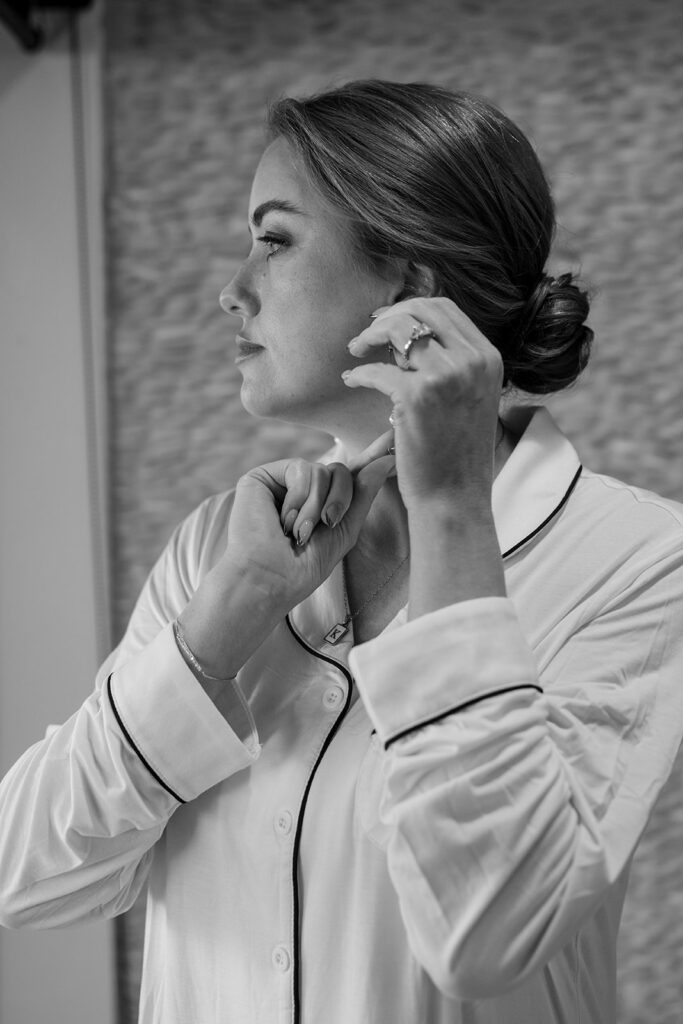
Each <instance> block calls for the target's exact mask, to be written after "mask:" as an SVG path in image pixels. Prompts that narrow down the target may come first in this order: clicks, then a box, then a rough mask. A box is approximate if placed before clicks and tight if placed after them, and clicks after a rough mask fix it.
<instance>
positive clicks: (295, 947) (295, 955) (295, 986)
mask: <svg viewBox="0 0 683 1024" xmlns="http://www.w3.org/2000/svg"><path fill="white" fill-rule="evenodd" d="M285 622H286V623H287V626H288V627H289V631H290V633H291V634H292V636H293V637H294V639H295V640H296V642H297V643H298V644H300V645H301V647H303V648H304V650H306V651H308V653H309V654H312V655H313V656H314V657H315V658H319V659H320V660H321V661H326V662H328V664H330V665H334V667H335V668H338V669H339V670H340V672H342V673H343V674H344V675H345V676H346V678H347V679H348V682H349V691H348V693H347V695H346V703H345V705H344V707H343V708H342V710H341V713H340V714H339V716H338V718H336V719H335V721H334V723H333V725H332V728H331V729H330V731H329V732H328V734H327V736H326V737H325V740H324V742H323V745H322V747H321V748H320V753H319V754H318V757H317V758H316V762H315V764H314V765H313V767H312V768H311V773H310V775H309V776H308V781H307V782H306V788H305V789H304V794H303V796H302V798H301V804H300V806H299V813H298V815H297V822H296V832H295V834H294V847H293V849H292V900H293V903H294V913H293V917H294V921H293V926H294V930H293V934H292V1000H293V1004H294V1018H293V1024H300V1020H301V992H300V988H301V966H300V964H301V957H300V955H299V945H300V942H301V934H300V929H299V912H300V903H301V900H300V896H299V849H300V847H301V832H302V826H303V820H304V813H305V811H306V803H307V802H308V794H309V793H310V790H311V785H312V783H313V779H314V777H315V773H316V772H317V770H318V766H319V765H320V762H321V761H322V759H323V757H324V755H325V752H326V750H327V748H328V747H329V745H330V743H331V742H332V740H333V738H334V735H335V733H336V732H337V730H338V729H339V726H340V725H341V723H342V722H343V720H344V717H345V716H346V712H347V711H348V710H349V705H350V703H351V695H352V693H353V676H352V675H351V673H350V672H349V670H348V669H347V668H346V666H345V665H342V664H341V662H339V661H335V659H334V658H328V657H327V655H325V654H321V653H320V651H317V650H316V649H315V647H311V646H310V645H309V644H307V643H306V641H305V640H304V638H303V637H302V636H300V635H299V633H297V631H296V630H295V629H294V626H293V625H292V623H291V621H290V618H289V615H287V616H286V617H285Z"/></svg>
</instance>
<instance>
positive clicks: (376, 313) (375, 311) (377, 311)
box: [370, 306, 389, 320]
mask: <svg viewBox="0 0 683 1024" xmlns="http://www.w3.org/2000/svg"><path fill="white" fill-rule="evenodd" d="M385 309H389V307H388V306H378V307H377V309H373V311H372V313H371V314H370V317H371V319H373V320H374V319H375V317H378V316H379V315H380V313H383V312H384V311H385Z"/></svg>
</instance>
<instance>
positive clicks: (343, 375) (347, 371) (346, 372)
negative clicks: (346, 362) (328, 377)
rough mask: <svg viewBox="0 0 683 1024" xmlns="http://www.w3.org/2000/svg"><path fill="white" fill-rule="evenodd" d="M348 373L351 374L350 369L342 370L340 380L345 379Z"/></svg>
mask: <svg viewBox="0 0 683 1024" xmlns="http://www.w3.org/2000/svg"><path fill="white" fill-rule="evenodd" d="M350 374H351V371H350V370H344V371H343V373H342V380H346V378H347V377H349V376H350Z"/></svg>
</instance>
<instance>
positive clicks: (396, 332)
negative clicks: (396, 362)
mask: <svg viewBox="0 0 683 1024" xmlns="http://www.w3.org/2000/svg"><path fill="white" fill-rule="evenodd" d="M394 310H395V307H392V309H391V312H390V313H384V314H383V315H382V316H380V317H378V318H377V319H376V320H374V321H373V322H372V323H371V324H370V326H369V327H366V328H365V330H364V331H361V333H360V334H359V335H357V336H356V337H355V338H352V339H351V341H350V342H349V343H348V345H347V348H348V350H349V352H350V353H351V355H352V356H357V357H358V358H361V357H363V356H367V355H370V354H371V353H372V352H374V351H375V349H377V348H382V347H386V345H392V346H393V347H394V348H395V349H396V351H397V352H403V348H404V346H405V343H406V342H407V341H408V338H409V337H410V332H411V331H412V330H413V328H414V327H416V326H417V321H416V320H415V318H414V317H412V316H410V315H409V314H405V313H395V312H394Z"/></svg>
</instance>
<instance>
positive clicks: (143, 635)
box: [0, 499, 259, 927]
mask: <svg viewBox="0 0 683 1024" xmlns="http://www.w3.org/2000/svg"><path fill="white" fill-rule="evenodd" d="M217 500H218V499H212V500H211V502H207V503H204V504H203V505H202V506H200V507H199V508H198V509H197V510H196V511H195V513H193V514H192V515H191V516H190V517H188V519H187V520H186V521H185V522H184V523H183V524H181V526H180V527H179V528H178V529H177V530H176V532H175V533H174V535H173V537H172V538H171V540H170V542H169V544H168V546H167V547H166V549H165V551H164V552H163V554H162V556H161V557H160V558H159V560H158V562H157V563H156V565H155V566H154V569H153V570H152V572H151V574H150V576H149V578H148V580H147V582H146V584H145V586H144V588H143V591H142V593H141V595H140V597H139V599H138V602H137V605H136V607H135V610H134V612H133V615H132V617H131V620H130V623H129V626H128V629H127V631H126V634H125V636H124V638H123V640H122V642H121V644H120V645H119V647H118V648H117V649H116V650H115V651H114V652H113V653H112V654H111V655H110V657H109V658H107V660H106V661H105V663H104V664H103V665H102V667H101V669H100V671H99V672H98V675H97V680H96V685H95V689H94V691H93V693H92V694H91V695H90V696H89V697H88V698H87V700H86V701H85V702H84V704H83V705H82V707H81V708H80V709H79V710H78V711H77V712H76V713H75V714H74V715H72V717H71V718H69V719H68V721H66V722H65V723H64V724H63V725H61V726H59V727H51V728H50V729H49V730H48V734H47V735H46V737H45V739H43V740H42V741H41V742H38V743H36V744H35V745H34V746H32V747H31V748H30V749H29V750H27V751H26V753H25V754H24V755H23V756H22V757H21V758H20V759H19V761H18V762H17V763H16V764H15V765H14V767H13V768H12V769H11V770H10V771H9V773H8V774H7V776H6V777H5V779H4V780H3V781H2V784H1V785H0V821H1V822H2V827H1V829H0V923H2V924H3V925H5V926H6V927H19V926H31V927H53V926H57V925H65V924H69V923H72V922H74V921H78V920H82V919H86V918H88V917H91V916H98V915H105V916H112V915H115V914H118V913H121V912H122V911H124V910H126V909H127V908H128V907H129V906H130V905H131V904H132V903H133V902H134V900H135V898H136V896H137V894H138V892H139V891H140V889H141V887H142V885H143V883H144V880H145V877H146V875H147V872H148V870H149V867H150V864H151V860H152V858H153V856H154V844H155V843H156V842H157V841H158V840H159V838H160V836H161V835H162V833H163V831H164V828H165V826H166V824H167V822H168V820H169V818H170V817H171V815H172V814H174V813H175V812H176V810H177V809H178V808H179V807H180V806H181V804H182V803H183V802H185V801H188V800H192V799H193V798H195V797H196V796H198V795H199V794H200V793H202V792H204V791H205V790H206V789H208V788H210V787H211V786H213V785H215V784H216V783H218V782H220V781H221V780H222V779H225V778H227V777H228V776H230V775H231V774H233V773H234V772H237V771H239V770H240V769H241V768H244V767H246V766H247V765H249V764H251V763H252V762H253V760H254V759H255V758H256V757H257V756H258V752H259V747H258V742H257V740H256V737H255V736H254V737H251V738H250V739H249V740H247V741H246V742H244V743H243V742H242V741H241V739H240V738H239V737H238V736H237V735H236V734H235V732H234V731H233V730H232V729H231V728H230V726H229V724H228V722H227V721H226V719H225V717H224V716H223V715H222V714H221V713H220V711H219V710H218V709H217V708H216V706H215V705H214V703H213V702H212V701H211V700H210V699H209V697H208V696H207V695H206V694H205V693H204V691H203V690H202V688H201V686H200V685H199V683H198V682H197V680H196V679H195V677H194V675H193V674H192V672H191V671H190V669H189V668H188V667H187V665H186V664H185V661H184V659H183V658H182V656H181V654H180V653H179V651H178V649H177V646H176V643H175V640H174V636H173V631H172V626H171V622H172V620H173V619H174V618H175V616H176V615H177V614H178V613H179V612H180V611H181V609H182V608H183V607H184V605H185V604H186V602H187V600H188V599H189V597H190V596H191V593H192V591H193V588H194V587H195V586H196V583H197V579H198V576H199V574H200V573H201V571H202V568H201V562H202V559H206V558H210V557H211V554H210V552H208V550H207V543H206V542H207V531H208V530H209V528H210V523H211V518H212V516H213V515H214V514H215V512H216V508H215V507H214V506H215V503H216V501H217ZM220 510H221V509H220V506H219V508H218V511H219V512H220Z"/></svg>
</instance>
